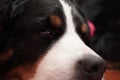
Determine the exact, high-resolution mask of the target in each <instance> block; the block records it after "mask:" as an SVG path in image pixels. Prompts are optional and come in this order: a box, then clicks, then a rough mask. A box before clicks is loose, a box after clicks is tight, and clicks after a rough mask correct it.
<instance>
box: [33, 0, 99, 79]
mask: <svg viewBox="0 0 120 80" xmlns="http://www.w3.org/2000/svg"><path fill="white" fill-rule="evenodd" d="M60 3H61V4H62V6H63V9H64V15H65V16H66V22H67V30H66V32H65V34H64V35H63V36H62V37H61V38H60V39H59V41H57V42H56V43H55V44H54V46H53V47H52V48H51V49H50V50H49V51H48V53H47V54H46V56H45V57H44V58H43V60H42V61H41V62H40V64H39V65H38V68H37V71H36V74H35V78H34V80H74V79H73V77H74V76H73V75H74V73H75V70H74V67H75V64H76V62H77V61H78V60H82V59H83V58H84V56H87V55H90V54H91V55H95V56H96V57H99V56H98V55H97V54H96V53H95V52H94V51H92V50H91V49H90V48H89V47H87V46H86V45H85V44H84V42H83V41H82V40H81V38H80V37H79V36H78V35H77V33H76V31H75V25H74V23H73V19H72V13H71V7H70V6H69V5H68V4H66V3H65V2H64V1H63V0H60Z"/></svg>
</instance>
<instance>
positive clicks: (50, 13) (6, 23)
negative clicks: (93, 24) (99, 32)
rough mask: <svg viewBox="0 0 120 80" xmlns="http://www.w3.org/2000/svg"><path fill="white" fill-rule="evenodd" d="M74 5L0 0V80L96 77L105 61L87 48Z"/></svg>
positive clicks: (67, 0) (64, 0) (68, 0)
mask: <svg viewBox="0 0 120 80" xmlns="http://www.w3.org/2000/svg"><path fill="white" fill-rule="evenodd" d="M81 1H82V0H81ZM81 3H82V2H81ZM81 5H82V4H81ZM80 8H82V6H81V7H80V5H78V3H77V1H75V0H0V80H101V78H102V76H103V73H104V71H105V68H106V64H105V62H104V60H103V59H102V58H101V57H100V56H98V55H97V54H96V53H95V52H94V51H93V50H92V49H90V48H89V47H88V46H87V43H88V41H87V40H88V38H89V34H90V29H89V25H88V23H87V22H88V20H87V18H86V17H85V15H84V12H82V11H81V10H82V9H80Z"/></svg>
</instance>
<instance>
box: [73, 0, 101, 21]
mask: <svg viewBox="0 0 120 80" xmlns="http://www.w3.org/2000/svg"><path fill="white" fill-rule="evenodd" d="M75 1H76V4H77V5H78V7H79V8H80V10H81V11H82V12H83V13H84V14H85V15H86V16H87V17H88V19H90V20H93V19H94V18H95V16H97V15H98V13H99V12H100V10H101V6H100V2H101V0H75Z"/></svg>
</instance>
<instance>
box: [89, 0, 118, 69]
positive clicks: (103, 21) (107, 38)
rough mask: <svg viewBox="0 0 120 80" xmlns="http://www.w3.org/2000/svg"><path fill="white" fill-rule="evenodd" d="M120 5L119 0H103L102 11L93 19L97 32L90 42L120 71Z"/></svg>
mask: <svg viewBox="0 0 120 80" xmlns="http://www.w3.org/2000/svg"><path fill="white" fill-rule="evenodd" d="M119 3H120V1H118V0H115V1H114V0H101V2H100V3H99V6H101V10H100V12H99V13H98V14H97V15H96V17H95V18H94V19H92V22H93V23H94V25H95V28H96V30H95V34H94V36H93V37H92V38H91V40H90V46H91V48H92V49H93V50H94V51H95V52H96V53H98V54H99V55H100V56H102V57H103V58H104V59H105V60H106V61H107V62H108V63H109V64H111V65H113V66H114V68H119V69H120V50H119V49H120V45H119V43H120V35H119V34H120V16H119V13H120V11H119V9H120V6H119Z"/></svg>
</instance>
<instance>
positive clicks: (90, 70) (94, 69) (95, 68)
mask: <svg viewBox="0 0 120 80" xmlns="http://www.w3.org/2000/svg"><path fill="white" fill-rule="evenodd" d="M83 70H84V71H85V72H86V73H88V74H94V73H98V72H99V67H98V66H97V65H93V66H91V67H83Z"/></svg>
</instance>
